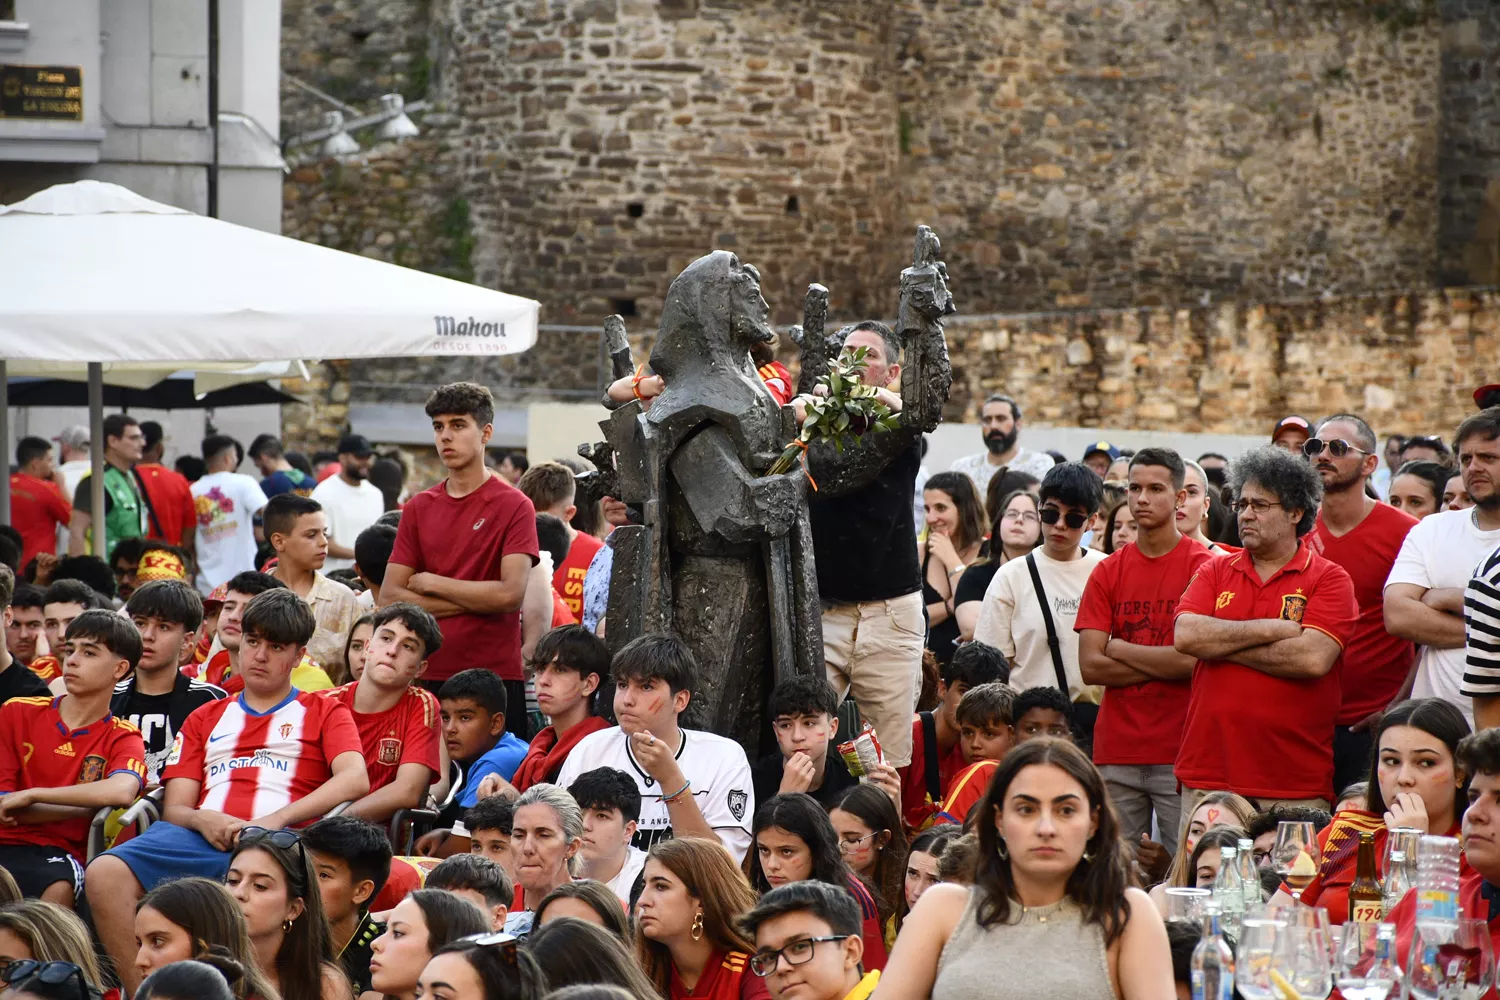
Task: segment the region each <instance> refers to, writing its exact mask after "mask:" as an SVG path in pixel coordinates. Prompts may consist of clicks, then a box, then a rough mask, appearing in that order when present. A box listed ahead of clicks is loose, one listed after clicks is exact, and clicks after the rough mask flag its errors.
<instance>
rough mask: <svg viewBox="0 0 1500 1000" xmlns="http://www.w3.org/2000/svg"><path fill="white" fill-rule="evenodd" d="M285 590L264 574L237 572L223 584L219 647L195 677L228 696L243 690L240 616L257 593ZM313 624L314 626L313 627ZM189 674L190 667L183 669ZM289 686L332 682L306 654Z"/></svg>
mask: <svg viewBox="0 0 1500 1000" xmlns="http://www.w3.org/2000/svg"><path fill="white" fill-rule="evenodd" d="M278 589H280V590H285V589H287V586H286V584H284V583H282V582H281V581H280V580H278V579H276V578H275V577H274V576H271V575H270V574H267V573H256V572H253V571H252V572H248V573H238V574H236V575H235V576H234V578H233V579H231V580H230V581H229V582H228V583H227V584H225V585H224V594H223V601H222V602H221V603H220V605H219V616H218V621H217V623H216V625H215V631H216V634H217V638H218V641H219V645H220V646H222V647H223V648H222V649H220V650H219V651H218V652H217V653H215V654H214V655H213V656H211V657H209V658H208V662H206V663H204V664H203V666H202V668H201V669H199V670H198V671H197V676H199V677H201V678H202V679H203V680H206V681H208V682H209V683H210V684H214V685H217V686H219V687H221V688H223V689H224V690H225V691H227V692H229V693H230V694H231V695H235V694H239V693H240V692H241V691H243V690H244V689H245V678H244V677H243V676H242V675H241V671H240V646H241V642H242V640H243V638H244V631H243V628H242V618H243V616H244V613H245V608H246V607H247V606H248V605H249V604H250V602H251V601H252V600H254V599H255V598H256V596H258V595H260V594H264V593H265V592H266V591H268V590H278ZM315 627H316V626H315ZM184 670H185V671H187V672H188V673H189V676H192V670H191V668H184ZM292 687H294V688H296V689H297V690H298V691H325V690H327V689H328V688H331V687H333V681H331V680H329V679H328V674H327V673H325V672H324V671H323V668H322V667H320V666H318V665H317V664H316V663H313V662H312V661H311V660H309V659H308V658H307V657H306V656H305V655H304V656H303V657H302V660H301V661H300V662H299V663H298V664H297V665H296V666H295V667H293V668H292Z"/></svg>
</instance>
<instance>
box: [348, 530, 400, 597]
mask: <svg viewBox="0 0 1500 1000" xmlns="http://www.w3.org/2000/svg"><path fill="white" fill-rule="evenodd" d="M395 547H396V529H395V528H394V527H392V526H391V525H389V524H380V523H379V522H377V523H375V524H372V525H370V526H369V527H368V528H366V529H365V530H364V531H361V532H360V533H359V537H358V538H356V539H355V540H354V572H356V573H358V574H359V578H360V580H362V581H363V582H364V585H365V588H366V589H365V592H364V593H363V594H360V595H359V604H360V607H362V608H364V609H365V610H367V611H368V610H370V609H371V608H374V607H375V606H376V605H378V604H379V603H380V585H381V584H382V583H384V582H385V565H386V563H388V562H390V561H391V550H392V549H394V548H395ZM367 597H368V600H367V599H366V598H367Z"/></svg>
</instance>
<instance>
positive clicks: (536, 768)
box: [511, 715, 609, 792]
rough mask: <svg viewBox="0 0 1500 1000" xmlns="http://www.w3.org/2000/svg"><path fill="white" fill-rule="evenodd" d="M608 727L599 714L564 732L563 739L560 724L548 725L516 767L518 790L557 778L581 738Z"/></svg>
mask: <svg viewBox="0 0 1500 1000" xmlns="http://www.w3.org/2000/svg"><path fill="white" fill-rule="evenodd" d="M608 728H609V720H608V719H602V718H600V717H599V716H597V715H591V716H589V717H588V718H587V719H584V720H583V721H582V722H580V723H579V724H578V725H576V726H574V727H573V728H571V729H569V730H567V731H566V732H564V733H563V734H562V737H561V738H559V737H558V735H557V727H555V726H548V727H547V728H546V729H543V730H542V731H541V732H539V733H537V734H536V736H535V737H533V738H532V741H531V746H529V747H527V748H526V756H525V757H523V758H521V766H520V767H517V768H516V773H515V776H514V777H512V778H511V784H513V785H515V786H516V791H518V792H524V791H526V789H528V788H530V787H531V786H532V785H535V784H538V783H539V782H543V781H553V780H555V779H556V778H557V773H558V772H559V771H561V770H562V766H563V761H565V760H567V759H568V754H570V753H572V752H573V748H574V747H576V746H577V745H578V741H579V740H581V739H583V738H584V737H585V736H588V735H589V734H590V733H597V732H598V731H599V730H601V729H608Z"/></svg>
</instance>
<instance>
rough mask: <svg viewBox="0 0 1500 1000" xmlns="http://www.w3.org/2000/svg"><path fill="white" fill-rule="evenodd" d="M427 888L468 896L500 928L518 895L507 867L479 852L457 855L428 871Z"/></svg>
mask: <svg viewBox="0 0 1500 1000" xmlns="http://www.w3.org/2000/svg"><path fill="white" fill-rule="evenodd" d="M425 885H426V888H428V889H441V890H443V891H444V892H450V893H452V894H453V895H455V896H457V897H458V898H459V899H467V900H468V901H469V902H471V903H473V904H474V905H475V906H477V907H479V911H480V912H481V913H483V914H484V915H485V916H486V917H488V918H489V921H490V927H491V928H493V929H494V930H497V931H498V930H500V929H502V928H503V927H504V926H505V918H506V917H507V916H508V915H509V914H510V908H511V905H512V904H513V903H514V901H515V898H516V889H515V884H514V883H513V882H512V881H511V878H510V876H509V875H507V874H505V869H504V868H501V867H500V866H499V865H498V864H496V863H495V862H493V861H491V860H490V859H489V858H486V857H484V856H483V855H479V854H455V855H453V857H451V858H446V859H444V860H443V861H442V862H441V863H440V864H439V865H438V866H437V867H436V868H434V869H433V870H432V871H430V872H428V873H427V882H426V884H425Z"/></svg>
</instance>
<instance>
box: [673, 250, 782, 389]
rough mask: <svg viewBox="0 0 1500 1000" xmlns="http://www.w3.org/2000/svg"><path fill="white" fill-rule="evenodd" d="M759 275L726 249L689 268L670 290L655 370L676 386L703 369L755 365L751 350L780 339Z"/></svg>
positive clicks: (700, 260)
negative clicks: (675, 380) (684, 376)
mask: <svg viewBox="0 0 1500 1000" xmlns="http://www.w3.org/2000/svg"><path fill="white" fill-rule="evenodd" d="M769 314H770V307H768V306H767V305H766V300H765V299H764V298H763V297H762V296H761V294H760V272H759V271H757V270H756V269H755V268H753V267H751V266H750V265H749V264H742V263H740V259H739V258H738V257H736V256H735V255H734V254H732V253H730V252H729V251H727V250H715V251H714V252H713V253H711V254H709V255H708V256H706V257H699V258H698V259H697V260H695V261H693V262H692V263H691V264H689V265H688V266H687V268H686V269H685V270H683V272H682V273H681V274H679V275H678V276H677V277H676V279H675V280H674V281H673V282H672V285H671V287H670V288H668V289H667V301H666V306H665V307H664V308H663V309H662V316H661V328H660V332H659V333H658V334H657V338H656V345H655V347H654V348H653V349H652V351H651V370H652V371H654V372H656V374H658V375H660V376H662V377H663V378H664V379H666V381H667V384H668V385H669V386H670V385H671V384H672V379H673V377H674V376H676V375H680V374H681V373H682V372H683V371H684V370H686V369H691V368H697V367H700V366H723V365H730V366H734V367H738V368H744V369H746V370H747V371H748V369H749V366H750V361H749V357H750V348H751V346H752V345H754V344H758V343H767V342H769V341H770V340H772V339H773V338H774V337H775V333H774V331H772V329H771V326H770V323H769V322H768V321H767V319H768V316H769Z"/></svg>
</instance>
